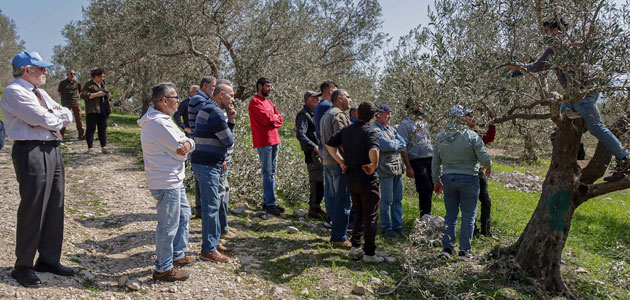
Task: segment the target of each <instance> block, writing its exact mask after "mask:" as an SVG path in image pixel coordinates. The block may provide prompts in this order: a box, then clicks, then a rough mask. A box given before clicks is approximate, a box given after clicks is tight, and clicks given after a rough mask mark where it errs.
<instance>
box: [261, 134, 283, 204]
mask: <svg viewBox="0 0 630 300" xmlns="http://www.w3.org/2000/svg"><path fill="white" fill-rule="evenodd" d="M278 146H279V145H278V144H276V145H273V146H264V147H258V148H256V150H258V158H259V159H260V167H261V168H262V183H263V197H264V201H265V206H274V205H276V195H275V190H276V182H275V179H274V176H275V175H276V164H277V162H278Z"/></svg>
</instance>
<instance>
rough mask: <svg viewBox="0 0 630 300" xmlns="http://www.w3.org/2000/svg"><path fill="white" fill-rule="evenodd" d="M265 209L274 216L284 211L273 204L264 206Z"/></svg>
mask: <svg viewBox="0 0 630 300" xmlns="http://www.w3.org/2000/svg"><path fill="white" fill-rule="evenodd" d="M265 211H266V212H267V213H268V214H272V215H274V216H280V215H282V213H283V212H284V210H283V209H281V208H280V207H278V206H277V205H274V206H265Z"/></svg>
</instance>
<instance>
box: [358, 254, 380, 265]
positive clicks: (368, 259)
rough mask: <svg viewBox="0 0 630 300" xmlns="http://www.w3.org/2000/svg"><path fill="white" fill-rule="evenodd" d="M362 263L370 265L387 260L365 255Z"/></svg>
mask: <svg viewBox="0 0 630 300" xmlns="http://www.w3.org/2000/svg"><path fill="white" fill-rule="evenodd" d="M362 261H363V262H364V263H369V264H378V263H382V262H384V261H385V258H383V257H381V256H378V255H364V256H363V259H362Z"/></svg>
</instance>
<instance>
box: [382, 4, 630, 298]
mask: <svg viewBox="0 0 630 300" xmlns="http://www.w3.org/2000/svg"><path fill="white" fill-rule="evenodd" d="M429 19H430V22H431V23H430V24H429V25H428V26H426V27H418V28H416V29H415V30H413V31H412V32H411V33H410V34H409V35H408V36H406V37H405V38H403V39H402V40H401V42H400V43H399V47H398V48H397V49H396V50H394V51H392V52H391V53H390V54H389V55H388V58H389V59H388V63H387V68H386V72H385V75H384V76H385V77H384V82H390V83H392V84H398V87H396V86H394V89H396V88H398V91H396V90H386V91H385V92H384V93H386V94H391V93H399V94H400V95H399V99H405V97H412V98H414V99H416V98H420V99H422V100H423V101H424V102H425V103H427V104H428V105H427V106H428V108H427V109H428V111H429V113H427V114H426V118H427V119H429V121H430V122H431V123H432V124H434V125H435V126H438V127H440V126H442V125H444V123H445V122H446V121H445V117H446V112H448V107H450V106H452V105H454V104H458V103H459V104H463V105H464V106H468V107H473V108H480V109H483V110H492V111H494V112H495V113H496V114H497V116H496V117H495V118H494V122H495V123H497V124H502V123H503V124H504V123H506V122H510V123H513V124H516V125H520V126H529V127H524V128H529V130H527V129H525V130H527V131H535V132H536V133H535V135H534V136H533V137H534V138H535V139H537V140H538V141H545V142H546V143H551V149H552V150H551V163H550V166H549V170H548V172H547V175H546V177H545V181H544V184H543V187H542V193H541V196H540V200H539V202H538V205H537V207H536V209H535V211H534V213H533V215H532V217H531V219H530V221H529V222H528V224H527V226H526V228H525V230H524V232H523V233H522V235H521V236H520V238H519V239H518V240H517V241H516V243H515V244H514V245H513V246H511V247H509V248H508V249H507V250H510V251H507V253H510V254H512V255H514V258H515V261H516V262H517V263H518V265H519V266H520V268H521V269H522V270H525V271H526V272H527V273H529V274H530V275H532V276H533V277H534V278H537V279H539V280H540V282H541V283H542V285H543V286H544V288H545V289H547V290H549V291H552V292H556V293H561V294H569V291H568V289H567V287H566V285H565V284H564V282H563V280H562V274H561V271H560V264H561V256H562V250H563V248H564V246H565V242H566V239H567V237H568V235H569V230H570V227H571V220H572V217H573V214H574V212H575V210H576V209H577V208H578V207H579V206H580V205H581V204H583V203H585V202H587V201H588V200H589V199H592V198H595V197H597V196H600V195H604V194H607V193H611V192H615V191H619V190H624V189H628V188H630V180H621V181H616V182H604V183H596V181H597V180H598V179H600V178H602V177H603V176H604V174H605V173H606V172H607V169H608V166H609V163H610V161H611V154H610V153H609V152H608V150H607V149H606V148H605V147H604V146H603V144H602V143H598V145H597V148H596V150H595V153H594V155H593V156H592V157H591V158H590V160H588V161H586V162H579V161H578V152H579V151H580V142H581V139H582V137H583V135H584V134H585V133H586V132H587V128H586V125H585V123H584V120H583V119H582V118H581V117H575V116H571V115H570V114H565V113H562V112H561V105H562V103H577V102H579V101H580V100H581V99H582V98H584V97H585V96H587V95H596V94H601V95H603V96H605V97H606V98H607V100H606V104H605V109H604V110H603V112H605V113H606V115H605V116H604V118H603V119H604V122H605V123H606V125H607V126H608V127H609V128H610V129H611V131H612V132H613V133H614V134H615V135H616V136H617V137H618V138H619V139H620V140H621V142H622V143H623V145H625V146H626V148H627V146H628V144H629V142H630V141H628V136H629V135H628V133H627V132H628V129H629V127H630V125H629V123H628V115H629V113H630V111H629V110H628V105H629V102H628V101H629V99H628V95H627V89H628V86H629V84H628V81H627V76H628V74H627V72H628V70H629V69H630V58H629V55H628V54H630V53H629V52H630V10H629V5H628V3H626V4H624V5H622V6H619V5H616V4H615V3H614V2H613V1H607V0H599V1H585V0H584V1H580V0H578V1H564V0H562V1H559V0H556V1H551V0H550V1H543V0H532V1H515V0H493V1H486V0H477V1H459V0H436V1H435V5H434V10H431V11H430V12H429ZM561 19H562V20H563V21H565V22H566V25H562V28H561V32H562V33H561V34H558V35H547V34H545V31H544V28H543V22H544V21H545V20H550V21H556V22H558V23H559V24H563V23H562V22H561ZM546 47H551V48H552V50H553V51H554V52H553V53H554V55H552V56H551V58H550V59H549V60H548V61H547V64H548V66H549V70H548V71H545V72H540V73H532V72H530V71H528V69H527V68H522V67H520V70H519V71H520V74H522V75H521V76H518V75H520V74H519V73H511V72H509V71H508V69H507V68H506V64H508V65H511V66H515V68H516V66H522V65H521V64H520V62H521V61H523V62H532V61H534V60H536V59H537V58H538V57H539V55H540V54H541V53H542V52H543V50H544V49H545V48H546ZM554 70H556V71H557V70H561V71H562V72H563V73H564V74H566V76H567V81H568V85H567V88H566V89H564V88H562V87H561V86H560V85H559V84H558V82H557V80H556V76H555V74H553V73H554ZM528 124H529V125H528ZM531 124H535V126H531ZM525 133H526V132H524V131H521V133H520V134H525ZM547 133H551V134H547Z"/></svg>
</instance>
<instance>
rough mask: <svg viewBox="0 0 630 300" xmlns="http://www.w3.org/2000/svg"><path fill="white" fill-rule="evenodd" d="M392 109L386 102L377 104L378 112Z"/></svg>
mask: <svg viewBox="0 0 630 300" xmlns="http://www.w3.org/2000/svg"><path fill="white" fill-rule="evenodd" d="M390 111H392V108H391V107H389V105H387V104H381V105H379V106H378V112H390Z"/></svg>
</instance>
